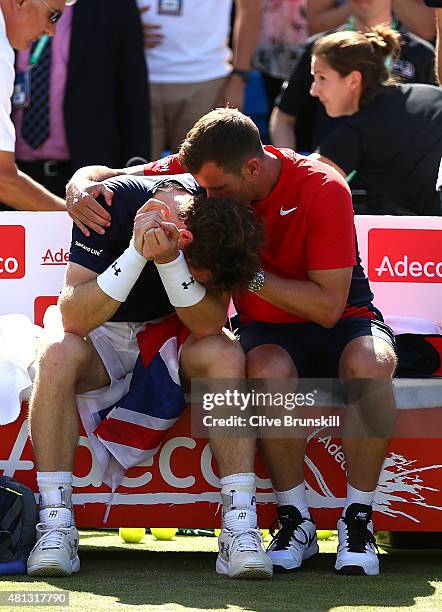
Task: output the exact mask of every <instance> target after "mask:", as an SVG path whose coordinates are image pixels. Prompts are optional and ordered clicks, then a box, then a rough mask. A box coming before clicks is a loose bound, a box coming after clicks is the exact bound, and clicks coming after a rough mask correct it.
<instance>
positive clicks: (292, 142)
mask: <svg viewBox="0 0 442 612" xmlns="http://www.w3.org/2000/svg"><path fill="white" fill-rule="evenodd" d="M270 137H271V139H272V144H273V145H274V146H275V147H287V148H289V149H295V147H296V139H295V118H294V117H291V116H290V115H288V114H287V113H284V112H283V111H281V110H279V108H277V107H276V106H275V108H274V109H273V111H272V114H271V116H270Z"/></svg>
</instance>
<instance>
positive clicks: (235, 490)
mask: <svg viewBox="0 0 442 612" xmlns="http://www.w3.org/2000/svg"><path fill="white" fill-rule="evenodd" d="M220 483H221V500H222V502H223V507H224V512H229V511H230V510H237V509H239V508H245V509H247V508H253V510H254V511H255V512H256V478H255V474H253V472H248V473H243V474H230V476H225V477H224V478H221V480H220Z"/></svg>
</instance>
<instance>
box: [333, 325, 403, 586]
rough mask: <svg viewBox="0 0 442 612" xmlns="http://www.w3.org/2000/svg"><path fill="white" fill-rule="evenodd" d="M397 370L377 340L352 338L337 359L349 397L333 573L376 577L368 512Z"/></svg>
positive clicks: (386, 348)
mask: <svg viewBox="0 0 442 612" xmlns="http://www.w3.org/2000/svg"><path fill="white" fill-rule="evenodd" d="M395 369H396V355H395V353H394V350H393V348H392V347H391V346H390V345H389V344H388V343H387V342H386V341H385V340H383V339H381V338H376V337H371V336H364V337H360V338H356V339H354V340H352V341H351V342H349V344H348V345H347V346H346V347H345V349H344V351H343V353H342V355H341V360H340V364H339V374H340V377H341V378H342V379H344V380H347V381H349V385H348V389H349V394H350V397H349V398H348V399H349V405H348V408H347V411H346V419H345V423H344V428H343V436H342V443H343V450H344V453H345V457H346V461H347V497H346V502H345V506H344V509H343V514H342V518H341V519H339V521H338V534H339V547H338V555H337V558H336V564H335V569H336V571H337V572H339V573H343V574H367V575H376V574H378V573H379V560H378V557H377V555H376V549H375V546H374V536H373V524H372V522H371V514H372V506H373V502H374V498H375V493H376V487H377V484H378V480H379V475H380V472H381V469H382V464H383V461H384V458H385V454H386V451H387V446H388V443H389V439H390V436H391V432H392V429H393V425H394V418H395V411H396V404H395V399H394V393H393V387H392V383H391V378H392V376H393V375H394V371H395Z"/></svg>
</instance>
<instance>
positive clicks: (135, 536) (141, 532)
mask: <svg viewBox="0 0 442 612" xmlns="http://www.w3.org/2000/svg"><path fill="white" fill-rule="evenodd" d="M118 533H119V534H120V538H121V539H122V540H124V542H130V543H131V544H136V543H137V542H141V540H142V539H143V538H144V536H145V535H146V530H145V529H144V527H133V528H129V527H120V529H119V530H118Z"/></svg>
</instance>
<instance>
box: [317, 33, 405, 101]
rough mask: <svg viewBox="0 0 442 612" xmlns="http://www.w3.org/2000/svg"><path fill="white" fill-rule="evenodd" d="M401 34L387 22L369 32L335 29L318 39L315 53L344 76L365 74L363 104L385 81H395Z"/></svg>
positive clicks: (373, 96)
mask: <svg viewBox="0 0 442 612" xmlns="http://www.w3.org/2000/svg"><path fill="white" fill-rule="evenodd" d="M400 40H401V38H400V34H398V33H397V32H395V31H394V30H391V29H390V28H388V27H386V26H381V25H380V26H377V27H375V28H373V29H372V30H371V31H369V32H365V33H363V32H335V33H333V34H328V35H327V36H324V37H323V38H320V39H319V40H317V41H316V42H315V44H314V45H313V49H312V55H317V56H320V57H323V58H324V59H325V60H326V61H327V62H328V63H329V64H330V66H331V67H332V68H333V70H336V72H339V74H340V75H341V76H347V75H348V74H350V72H353V70H358V71H359V72H360V73H361V76H362V92H361V104H366V103H367V102H371V101H372V100H373V99H374V98H376V96H377V95H378V94H379V93H380V91H381V89H382V86H383V85H386V84H387V85H388V84H393V83H394V82H395V80H394V79H393V78H392V76H391V73H390V68H391V66H388V62H389V60H390V62H392V61H393V60H394V59H395V58H397V57H398V56H399V53H400Z"/></svg>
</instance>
